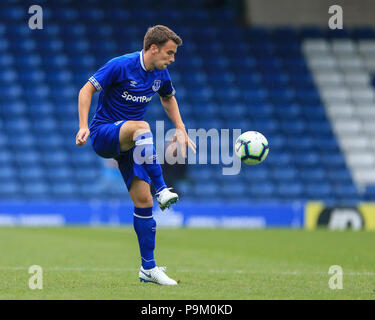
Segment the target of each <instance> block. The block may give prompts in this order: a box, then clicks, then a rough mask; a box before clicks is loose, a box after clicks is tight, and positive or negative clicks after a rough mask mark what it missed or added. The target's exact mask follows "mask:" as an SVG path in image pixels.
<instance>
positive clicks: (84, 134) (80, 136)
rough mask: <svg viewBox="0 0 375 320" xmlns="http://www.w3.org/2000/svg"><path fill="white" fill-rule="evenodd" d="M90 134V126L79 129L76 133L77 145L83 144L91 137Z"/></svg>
mask: <svg viewBox="0 0 375 320" xmlns="http://www.w3.org/2000/svg"><path fill="white" fill-rule="evenodd" d="M89 135H90V130H89V128H82V129H79V131H78V133H77V135H76V145H77V146H83V145H84V144H85V143H86V141H87V138H88V137H89Z"/></svg>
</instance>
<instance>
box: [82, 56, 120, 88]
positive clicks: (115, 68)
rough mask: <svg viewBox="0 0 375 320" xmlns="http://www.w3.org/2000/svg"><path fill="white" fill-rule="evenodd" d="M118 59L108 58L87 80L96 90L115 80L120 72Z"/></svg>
mask: <svg viewBox="0 0 375 320" xmlns="http://www.w3.org/2000/svg"><path fill="white" fill-rule="evenodd" d="M120 68H121V67H120V65H119V64H118V59H116V58H115V59H112V60H109V61H108V62H107V63H106V64H105V65H104V66H102V67H101V68H100V69H99V70H98V71H97V72H96V73H95V74H94V75H93V76H92V77H90V78H89V81H90V82H91V83H92V85H93V86H94V87H95V88H96V90H97V91H100V90H102V89H105V88H107V87H108V86H110V85H111V84H113V83H114V82H116V81H117V79H118V77H119V74H120V72H121V70H120Z"/></svg>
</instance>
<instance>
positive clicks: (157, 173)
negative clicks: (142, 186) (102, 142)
mask: <svg viewBox="0 0 375 320" xmlns="http://www.w3.org/2000/svg"><path fill="white" fill-rule="evenodd" d="M119 139H120V148H121V151H128V150H130V149H131V148H132V147H134V146H136V148H134V150H133V158H134V161H135V162H136V163H137V164H140V165H142V166H143V167H144V169H145V170H146V172H147V173H148V175H149V177H150V179H151V181H152V183H153V184H154V186H155V190H156V197H157V200H158V203H159V206H160V208H161V209H162V210H164V209H165V208H169V206H170V205H171V204H173V203H175V202H177V201H178V195H177V194H176V193H174V192H171V191H169V189H168V188H167V186H166V184H165V181H164V178H163V171H162V168H161V165H160V163H159V161H158V156H157V153H156V149H155V146H154V142H153V135H152V132H151V130H150V126H149V124H148V123H147V122H146V121H131V120H129V121H126V122H125V123H124V124H123V125H122V126H121V128H120V133H119Z"/></svg>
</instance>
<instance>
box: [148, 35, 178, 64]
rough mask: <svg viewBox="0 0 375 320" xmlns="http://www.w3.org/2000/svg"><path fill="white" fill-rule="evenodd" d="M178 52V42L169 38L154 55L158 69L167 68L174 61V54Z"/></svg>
mask: <svg viewBox="0 0 375 320" xmlns="http://www.w3.org/2000/svg"><path fill="white" fill-rule="evenodd" d="M176 52H177V44H176V43H175V42H174V41H172V40H168V42H167V43H166V44H165V45H164V46H162V47H160V48H158V50H156V53H155V55H154V63H153V64H154V66H155V68H156V69H158V70H163V69H165V68H166V67H167V66H168V65H170V64H171V63H172V62H174V55H175V54H176Z"/></svg>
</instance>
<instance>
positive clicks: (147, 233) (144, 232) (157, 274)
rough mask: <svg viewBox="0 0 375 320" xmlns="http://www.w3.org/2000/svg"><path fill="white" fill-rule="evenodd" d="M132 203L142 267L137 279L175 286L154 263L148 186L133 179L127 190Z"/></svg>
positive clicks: (154, 228)
mask: <svg viewBox="0 0 375 320" xmlns="http://www.w3.org/2000/svg"><path fill="white" fill-rule="evenodd" d="M129 194H130V197H131V199H132V201H133V203H134V217H133V226H134V230H135V232H136V234H137V237H138V243H139V249H140V252H141V260H142V266H141V268H140V270H139V279H140V280H141V282H142V281H144V282H155V283H158V284H161V285H176V284H177V282H176V281H175V280H173V279H171V278H169V277H168V276H167V275H166V274H165V273H164V270H165V269H164V268H159V267H158V266H157V265H156V262H155V256H154V250H155V235H156V221H155V219H154V218H153V216H152V204H153V202H152V196H151V192H150V185H149V184H148V183H147V182H145V181H143V180H141V179H139V178H137V177H135V178H134V179H133V181H132V183H131V186H130V190H129Z"/></svg>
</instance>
